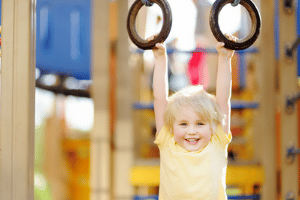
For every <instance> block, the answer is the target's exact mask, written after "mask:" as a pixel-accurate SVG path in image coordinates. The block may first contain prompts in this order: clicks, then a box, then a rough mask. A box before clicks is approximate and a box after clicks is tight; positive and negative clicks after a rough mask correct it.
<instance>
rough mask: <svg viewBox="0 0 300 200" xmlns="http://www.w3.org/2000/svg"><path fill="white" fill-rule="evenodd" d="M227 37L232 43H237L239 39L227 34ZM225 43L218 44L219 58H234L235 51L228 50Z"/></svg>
mask: <svg viewBox="0 0 300 200" xmlns="http://www.w3.org/2000/svg"><path fill="white" fill-rule="evenodd" d="M225 36H226V37H228V39H229V40H231V41H235V42H236V41H237V40H238V38H237V37H235V36H233V35H230V34H225ZM224 45H225V44H224V42H218V43H217V51H218V53H219V56H224V57H227V58H232V56H233V54H234V52H235V51H234V50H231V49H226V48H225V47H224Z"/></svg>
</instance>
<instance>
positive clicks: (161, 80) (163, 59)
mask: <svg viewBox="0 0 300 200" xmlns="http://www.w3.org/2000/svg"><path fill="white" fill-rule="evenodd" d="M153 54H154V57H155V64H154V65H155V67H154V74H153V95H154V113H155V122H156V130H157V133H158V132H159V131H160V130H161V129H162V127H163V125H164V112H165V110H166V107H167V104H168V101H167V98H168V95H169V84H168V60H167V53H166V47H165V45H164V44H163V43H157V44H156V46H155V47H154V48H153Z"/></svg>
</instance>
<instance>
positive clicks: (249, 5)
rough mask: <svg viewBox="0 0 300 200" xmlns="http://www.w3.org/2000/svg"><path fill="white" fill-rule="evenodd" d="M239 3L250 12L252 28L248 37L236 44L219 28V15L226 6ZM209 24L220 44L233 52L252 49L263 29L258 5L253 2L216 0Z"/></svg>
mask: <svg viewBox="0 0 300 200" xmlns="http://www.w3.org/2000/svg"><path fill="white" fill-rule="evenodd" d="M238 2H239V4H241V5H242V6H244V7H245V8H246V10H247V11H248V13H249V15H250V18H251V21H252V27H251V30H250V33H249V35H248V36H246V37H245V38H243V39H239V40H238V41H236V42H234V41H231V40H229V39H228V38H227V37H226V36H225V35H224V34H223V33H222V32H221V30H220V26H219V13H220V11H221V10H222V8H223V7H224V6H225V5H226V4H228V3H233V4H234V5H235V4H236V3H238ZM209 24H210V28H211V31H212V33H213V35H214V37H215V38H216V39H217V40H218V41H219V42H224V43H225V48H228V49H232V50H243V49H246V48H248V47H250V46H251V45H252V44H253V43H254V42H255V41H256V39H257V38H258V35H259V32H260V27H261V17H260V13H259V11H258V9H257V7H256V5H255V4H254V3H253V2H252V1H251V0H216V1H215V3H214V4H213V6H212V9H211V12H210V19H209Z"/></svg>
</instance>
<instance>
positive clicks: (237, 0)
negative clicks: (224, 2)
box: [142, 0, 241, 7]
mask: <svg viewBox="0 0 300 200" xmlns="http://www.w3.org/2000/svg"><path fill="white" fill-rule="evenodd" d="M142 1H143V0H142ZM240 2H241V0H234V2H233V3H231V5H232V6H234V7H235V6H237V5H239V3H240Z"/></svg>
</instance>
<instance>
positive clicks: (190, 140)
mask: <svg viewBox="0 0 300 200" xmlns="http://www.w3.org/2000/svg"><path fill="white" fill-rule="evenodd" d="M186 140H187V141H189V142H195V141H197V140H198V139H186Z"/></svg>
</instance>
